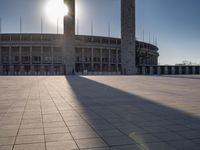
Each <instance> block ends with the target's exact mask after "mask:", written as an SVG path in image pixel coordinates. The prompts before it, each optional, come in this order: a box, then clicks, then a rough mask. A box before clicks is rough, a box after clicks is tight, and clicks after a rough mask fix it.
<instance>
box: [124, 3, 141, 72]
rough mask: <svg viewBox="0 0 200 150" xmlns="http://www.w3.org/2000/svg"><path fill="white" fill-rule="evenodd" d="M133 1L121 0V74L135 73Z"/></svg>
mask: <svg viewBox="0 0 200 150" xmlns="http://www.w3.org/2000/svg"><path fill="white" fill-rule="evenodd" d="M135 43H136V42H135V0H121V64H122V73H123V74H135V73H136V70H137V69H136V49H135V47H136V46H135Z"/></svg>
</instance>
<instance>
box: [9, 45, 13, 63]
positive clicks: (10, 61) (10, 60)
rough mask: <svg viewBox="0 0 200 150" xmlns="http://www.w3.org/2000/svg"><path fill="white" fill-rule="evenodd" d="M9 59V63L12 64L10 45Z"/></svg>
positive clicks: (10, 48)
mask: <svg viewBox="0 0 200 150" xmlns="http://www.w3.org/2000/svg"><path fill="white" fill-rule="evenodd" d="M8 60H9V65H11V64H12V47H11V46H9V58H8Z"/></svg>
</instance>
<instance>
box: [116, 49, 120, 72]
mask: <svg viewBox="0 0 200 150" xmlns="http://www.w3.org/2000/svg"><path fill="white" fill-rule="evenodd" d="M118 58H119V57H118V49H117V50H116V58H115V59H116V63H115V65H116V71H117V72H119V68H118V63H119V59H118Z"/></svg>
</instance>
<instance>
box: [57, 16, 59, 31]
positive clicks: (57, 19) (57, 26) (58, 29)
mask: <svg viewBox="0 0 200 150" xmlns="http://www.w3.org/2000/svg"><path fill="white" fill-rule="evenodd" d="M58 33H59V27H58V18H57V34H58Z"/></svg>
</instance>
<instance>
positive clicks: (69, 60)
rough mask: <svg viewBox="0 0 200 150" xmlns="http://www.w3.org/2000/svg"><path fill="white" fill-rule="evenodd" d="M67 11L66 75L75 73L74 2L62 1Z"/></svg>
mask: <svg viewBox="0 0 200 150" xmlns="http://www.w3.org/2000/svg"><path fill="white" fill-rule="evenodd" d="M64 3H65V4H66V5H67V7H68V9H69V13H68V15H66V16H65V17H64V53H63V54H64V56H63V58H64V64H65V72H66V74H72V73H73V72H75V0H64Z"/></svg>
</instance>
